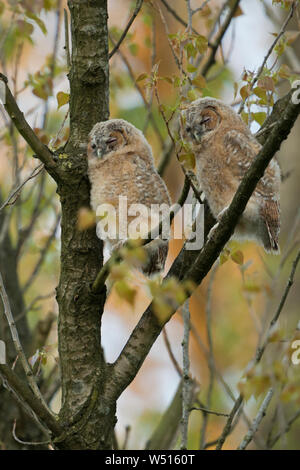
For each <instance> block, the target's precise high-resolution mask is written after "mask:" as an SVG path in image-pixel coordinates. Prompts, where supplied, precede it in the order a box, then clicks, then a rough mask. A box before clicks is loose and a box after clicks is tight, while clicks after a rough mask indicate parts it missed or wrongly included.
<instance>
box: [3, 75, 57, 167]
mask: <svg viewBox="0 0 300 470" xmlns="http://www.w3.org/2000/svg"><path fill="white" fill-rule="evenodd" d="M0 80H1V81H2V82H3V83H4V84H5V103H4V107H5V109H6V111H7V113H8V115H9V117H10V118H11V120H12V121H13V123H14V125H15V126H16V128H17V129H18V131H19V132H20V134H21V135H22V137H23V138H24V139H25V140H26V142H27V143H28V145H29V146H30V147H31V149H32V150H33V151H34V152H35V153H36V154H37V156H38V158H39V159H40V160H41V162H43V163H44V165H45V166H46V167H47V168H54V167H55V166H56V163H55V161H54V160H53V155H52V153H51V151H50V150H49V149H48V147H47V146H46V145H44V144H43V143H42V142H41V141H40V139H39V138H38V137H37V135H36V134H35V133H34V132H33V130H32V128H31V127H30V125H29V124H28V122H27V121H26V119H25V117H24V114H23V113H22V112H21V110H20V108H19V107H18V105H17V102H16V100H15V99H14V97H13V95H12V93H11V91H10V89H9V87H8V85H7V83H8V80H7V77H6V76H5V75H3V74H2V73H0Z"/></svg>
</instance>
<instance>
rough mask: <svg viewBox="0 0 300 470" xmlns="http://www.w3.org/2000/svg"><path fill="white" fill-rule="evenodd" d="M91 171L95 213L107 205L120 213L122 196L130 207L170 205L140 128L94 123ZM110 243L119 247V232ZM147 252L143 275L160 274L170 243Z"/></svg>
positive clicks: (119, 123) (115, 121)
mask: <svg viewBox="0 0 300 470" xmlns="http://www.w3.org/2000/svg"><path fill="white" fill-rule="evenodd" d="M88 168H89V170H88V171H89V178H90V182H91V206H92V208H93V210H94V211H95V212H96V211H97V207H98V206H99V205H101V204H107V203H108V204H111V205H113V206H114V207H115V209H116V210H117V211H118V207H119V196H126V197H127V204H128V207H129V206H130V205H131V204H144V205H145V206H146V207H148V208H150V207H151V205H152V204H163V203H165V204H167V205H168V206H169V205H170V204H171V202H170V197H169V193H168V190H167V188H166V185H165V183H164V181H163V180H162V179H161V177H160V176H159V175H158V173H157V171H156V169H155V167H154V160H153V156H152V150H151V147H150V145H149V144H148V142H147V140H146V139H145V137H144V135H143V133H142V132H141V131H140V130H139V129H137V128H136V127H134V126H133V125H132V124H130V123H129V122H127V121H124V120H123V119H111V120H109V121H105V122H100V123H97V124H95V126H94V127H93V129H92V131H91V132H90V135H89V143H88ZM134 218H135V215H128V224H129V223H130V222H132V221H133V220H134ZM148 221H149V219H148ZM145 222H146V220H145ZM149 229H150V223H149ZM147 233H148V231H147V232H146V233H145V235H146V234H147ZM109 242H110V245H111V246H110V248H114V247H116V245H117V244H118V243H119V242H120V239H119V238H118V233H117V238H116V239H111V240H109ZM147 250H148V254H149V258H150V259H149V263H148V265H147V267H146V268H145V270H144V272H146V273H148V274H151V273H153V272H157V271H160V270H161V269H162V268H163V266H164V262H165V259H166V256H167V251H168V243H167V242H165V241H162V240H153V241H152V242H151V243H150V244H149V245H148V248H147Z"/></svg>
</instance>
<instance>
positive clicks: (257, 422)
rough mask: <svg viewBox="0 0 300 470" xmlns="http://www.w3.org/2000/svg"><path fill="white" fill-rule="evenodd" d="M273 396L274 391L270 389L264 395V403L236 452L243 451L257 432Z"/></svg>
mask: <svg viewBox="0 0 300 470" xmlns="http://www.w3.org/2000/svg"><path fill="white" fill-rule="evenodd" d="M273 395H274V390H273V389H272V388H270V390H269V391H268V393H267V394H266V396H265V398H264V401H263V402H262V404H261V407H260V408H259V410H258V413H257V415H256V417H255V419H254V421H253V423H252V426H251V428H250V429H249V431H248V432H247V434H246V436H245V437H244V439H243V440H242V442H241V443H240V445H239V446H238V448H237V450H245V449H246V447H247V446H248V445H249V444H250V442H251V441H252V440H253V437H254V434H255V433H256V432H257V430H258V428H259V425H260V423H261V421H262V419H263V418H264V417H265V415H266V411H267V408H268V406H269V404H270V401H271V400H272V397H273Z"/></svg>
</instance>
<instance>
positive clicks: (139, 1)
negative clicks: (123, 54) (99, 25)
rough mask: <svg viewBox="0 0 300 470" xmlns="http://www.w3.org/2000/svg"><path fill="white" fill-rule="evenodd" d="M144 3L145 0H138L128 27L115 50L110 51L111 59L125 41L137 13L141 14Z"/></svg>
mask: <svg viewBox="0 0 300 470" xmlns="http://www.w3.org/2000/svg"><path fill="white" fill-rule="evenodd" d="M142 5H143V0H137V2H136V6H135V9H134V12H133V14H132V16H131V18H130V20H129V21H128V24H127V26H126V28H125V29H124V31H123V33H122V35H121V37H120V39H119V41H118V42H117V44H116V45H115V47H114V48H113V50H112V51H111V52H110V53H109V55H108V57H109V59H111V57H112V56H113V55H114V54H115V53H116V52H117V50H118V49H119V47H120V45H121V44H122V42H123V41H124V39H125V38H126V36H127V33H128V31H129V29H130V26H131V25H132V23H133V22H134V20H135V18H136V17H137V15H138V14H139V11H140V9H141V8H142Z"/></svg>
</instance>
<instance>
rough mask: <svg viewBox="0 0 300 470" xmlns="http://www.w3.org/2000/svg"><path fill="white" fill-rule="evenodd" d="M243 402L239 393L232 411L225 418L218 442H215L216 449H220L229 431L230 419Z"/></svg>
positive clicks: (231, 419)
mask: <svg viewBox="0 0 300 470" xmlns="http://www.w3.org/2000/svg"><path fill="white" fill-rule="evenodd" d="M242 402H243V397H242V396H241V395H240V396H239V397H238V398H237V400H236V402H235V404H234V407H233V408H232V411H231V413H230V415H229V417H228V419H227V422H226V425H225V427H224V429H223V432H222V434H221V436H220V438H219V439H218V443H217V446H216V450H221V449H222V447H223V444H224V442H225V440H226V437H227V436H228V435H229V434H230V432H231V426H232V421H233V418H234V417H235V415H236V413H237V412H238V411H239V408H240V406H241V404H242Z"/></svg>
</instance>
